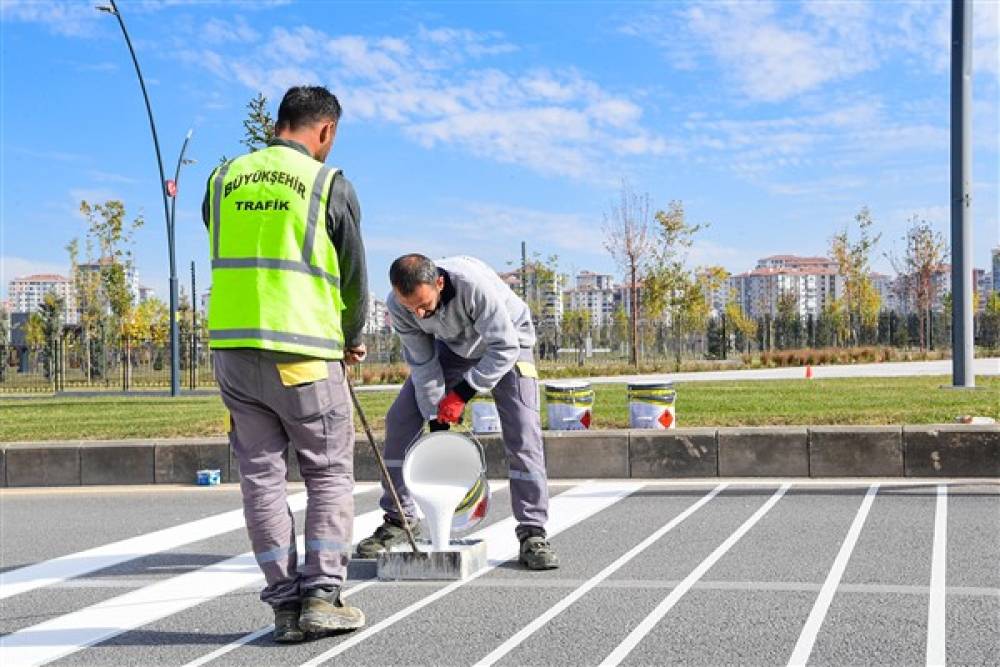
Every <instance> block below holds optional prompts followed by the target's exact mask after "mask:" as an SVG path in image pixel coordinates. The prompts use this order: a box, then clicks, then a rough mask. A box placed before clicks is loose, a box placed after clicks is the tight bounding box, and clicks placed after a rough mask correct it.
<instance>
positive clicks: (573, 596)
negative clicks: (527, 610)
mask: <svg viewBox="0 0 1000 667" xmlns="http://www.w3.org/2000/svg"><path fill="white" fill-rule="evenodd" d="M727 486H728V484H720V485H718V486H717V487H715V488H714V489H712V490H711V491H709V492H708V494H707V495H705V496H702V498H701V499H700V500H698V501H697V502H696V503H694V504H693V505H691V506H690V507H688V508H687V509H685V510H684V511H683V512H681V513H680V514H678V515H677V516H675V517H674V518H673V519H671V520H670V521H668V522H667V523H666V524H664V525H663V526H661V527H660V528H659V529H657V530H656V531H655V532H653V534H652V535H650V536H649V537H647V538H646V539H644V540H643V541H642V542H639V544H637V545H635V546H634V547H632V548H631V549H630V550H629V551H627V552H626V553H625V554H624V555H623V556H622V557H621V558H619V559H618V560H616V561H615V562H613V563H611V564H610V565H608V566H607V567H606V568H604V569H603V570H601V571H600V572H598V573H597V574H596V575H594V576H593V577H591V578H590V579H588V580H587V581H586V582H585V583H584V584H583V585H582V586H580V587H579V588H577V589H576V590H575V591H573V592H572V593H570V594H569V595H567V596H566V597H564V598H563V599H562V600H560V601H559V602H557V603H556V604H555V605H554V606H553V607H551V608H549V609H548V611H546V612H545V613H544V614H542V615H541V616H539V617H538V618H536V619H535V620H534V621H532V622H531V623H529V624H528V625H526V626H524V627H523V628H522V629H521V630H520V632H518V633H517V634H515V635H514V636H513V637H511V638H510V639H508V640H507V641H505V642H504V643H503V644H500V646H498V647H496V648H495V649H494V650H493V651H491V652H490V653H489V654H488V655H487V656H486V657H485V658H483V659H482V660H480V661H479V662H477V663H476V665H475V667H488V665H492V664H494V663H495V662H497V661H498V660H500V659H501V658H503V657H504V656H505V655H507V654H508V653H510V652H511V651H513V650H514V649H515V648H517V647H518V646H519V645H520V644H521V643H522V642H523V641H524V640H525V639H527V638H528V637H530V636H531V635H533V634H534V633H535V632H537V631H538V630H539V629H540V628H541V627H542V626H543V625H545V624H546V623H548V622H549V621H551V620H552V619H553V618H555V617H556V616H558V615H559V614H561V613H562V612H563V611H565V610H566V609H567V608H569V606H570V605H572V604H573V603H574V602H576V601H577V600H579V599H580V598H582V597H583V596H584V595H586V594H587V593H588V592H589V591H590V590H591V589H593V588H594V587H595V586H597V585H598V584H600V583H601V582H602V581H604V580H605V579H607V578H608V577H610V576H611V575H612V574H614V573H615V572H617V571H618V570H619V569H621V568H622V567H623V566H624V565H625V564H626V563H628V562H629V561H630V560H632V559H633V558H635V557H636V556H638V555H639V554H641V553H642V552H643V551H645V550H646V549H647V548H648V547H649V546H651V545H652V544H653V543H655V542H656V541H657V540H659V539H660V538H661V537H663V536H664V535H666V534H667V533H668V532H670V531H671V530H673V529H674V528H676V527H677V526H679V525H680V524H681V522H683V521H684V520H685V519H687V518H688V517H689V516H691V515H692V514H694V513H695V512H697V511H698V510H699V509H700V508H701V507H702V506H703V505H705V504H706V503H708V501H710V500H711V499H712V498H714V497H715V496H716V495H718V494H719V492H721V491H722V490H723V489H725V488H726V487H727Z"/></svg>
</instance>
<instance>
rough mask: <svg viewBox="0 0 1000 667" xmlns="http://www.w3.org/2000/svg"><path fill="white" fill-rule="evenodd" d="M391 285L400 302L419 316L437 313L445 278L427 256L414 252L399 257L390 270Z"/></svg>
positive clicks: (424, 316) (425, 316) (423, 316)
mask: <svg viewBox="0 0 1000 667" xmlns="http://www.w3.org/2000/svg"><path fill="white" fill-rule="evenodd" d="M389 282H390V283H392V291H393V292H394V293H395V295H396V300H397V301H398V302H399V303H400V304H402V306H403V307H404V308H406V309H407V310H409V311H410V312H411V313H413V314H414V315H416V316H417V317H420V318H427V317H430V316H431V315H433V314H434V313H435V312H437V309H438V305H440V303H441V290H443V289H444V278H443V277H442V276H441V275H440V274H439V273H438V270H437V267H436V266H435V265H434V262H432V261H431V260H430V259H428V258H427V257H424V256H423V255H418V254H417V253H412V254H409V255H403V256H402V257H399V258H397V259H396V261H394V262H393V263H392V266H390V267H389Z"/></svg>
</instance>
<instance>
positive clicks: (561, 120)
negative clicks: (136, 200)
mask: <svg viewBox="0 0 1000 667" xmlns="http://www.w3.org/2000/svg"><path fill="white" fill-rule="evenodd" d="M516 48H517V47H516V46H514V45H512V44H510V43H509V42H507V41H506V40H505V38H504V36H503V35H502V34H500V33H495V32H485V33H479V32H474V31H471V30H465V29H456V28H434V29H430V28H427V27H423V26H421V27H419V28H418V30H417V31H416V33H415V34H411V35H408V36H405V37H403V36H391V35H390V36H372V37H368V36H361V35H340V36H336V37H333V36H330V35H327V34H325V33H323V32H320V31H318V30H315V29H314V28H310V27H298V28H290V27H278V28H274V29H273V30H272V31H271V33H270V34H269V35H267V36H266V38H265V39H263V40H262V41H261V44H260V46H259V47H258V48H257V49H256V50H249V51H248V49H247V48H246V47H245V45H240V48H239V50H238V51H234V50H233V49H232V48H229V46H228V45H226V44H222V43H217V44H215V45H213V48H210V49H208V48H206V49H201V50H191V49H187V50H182V51H181V56H180V57H182V58H183V59H184V60H185V61H186V62H190V63H199V64H200V65H201V66H202V67H204V68H205V69H207V70H208V71H210V72H212V73H213V74H215V75H216V76H218V77H220V78H222V79H224V80H226V81H227V82H228V81H232V80H236V81H238V82H239V83H241V84H243V85H244V86H246V87H247V88H249V89H250V90H252V91H261V92H263V93H264V94H265V95H267V96H268V97H271V98H275V97H277V96H280V95H281V94H282V93H283V92H284V90H285V89H286V88H287V87H288V86H290V85H294V84H301V83H326V84H327V85H329V86H330V87H331V88H332V89H333V90H334V91H335V92H337V93H338V95H339V96H340V97H341V101H342V103H343V105H344V110H345V111H344V113H345V115H344V122H345V123H350V122H353V121H354V120H355V119H359V118H360V119H362V120H369V121H378V122H384V123H389V124H393V125H398V126H399V127H400V128H401V130H402V131H403V134H404V136H406V137H409V138H411V139H412V140H413V141H414V142H416V143H418V144H419V145H421V146H424V147H427V148H431V147H452V148H457V149H459V150H461V151H465V152H468V153H471V154H472V155H475V156H478V157H481V158H484V159H489V160H494V161H497V162H501V163H507V164H516V165H518V166H521V167H523V168H526V169H530V170H533V171H536V172H539V173H542V174H546V175H554V176H568V177H571V178H576V179H592V178H593V176H594V175H593V171H594V170H593V167H592V165H593V164H595V163H597V162H601V163H604V164H607V163H608V162H609V161H610V160H614V159H624V158H626V157H627V158H633V159H634V158H636V157H642V156H656V155H661V154H663V153H664V152H666V151H667V150H668V145H667V140H666V139H665V138H664V137H662V136H659V135H658V134H657V133H656V132H655V131H654V130H653V129H652V128H649V127H646V126H644V125H643V109H642V107H641V106H640V105H639V104H638V103H637V102H636V101H635V100H633V99H631V98H630V97H628V96H626V95H622V94H616V93H613V92H611V91H608V90H605V89H604V88H602V87H601V86H600V85H598V84H597V83H596V82H594V81H592V80H589V79H587V78H586V77H585V76H583V75H582V74H581V73H580V72H578V71H576V70H575V69H572V68H567V69H560V70H553V69H546V68H538V67H534V68H531V69H529V70H526V71H523V72H518V71H516V70H511V69H510V68H507V69H505V70H500V69H497V68H494V67H490V66H486V65H484V64H480V61H486V60H489V59H492V58H497V57H502V56H503V55H504V54H507V53H511V52H513V51H515V50H516ZM321 73H322V74H321Z"/></svg>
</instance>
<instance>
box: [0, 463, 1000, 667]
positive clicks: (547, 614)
mask: <svg viewBox="0 0 1000 667" xmlns="http://www.w3.org/2000/svg"><path fill="white" fill-rule="evenodd" d="M496 488H497V491H496V493H495V494H494V500H493V505H492V507H491V510H490V515H489V517H488V519H487V521H486V522H484V523H483V524H480V526H479V527H478V532H477V533H476V534H475V535H474V536H475V537H479V538H483V539H485V540H486V541H487V545H488V548H489V552H490V559H491V561H490V567H489V568H488V569H487V570H485V571H481V572H480V573H479V574H478V575H477V576H475V577H474V578H472V579H467V580H465V581H462V582H455V583H437V582H422V583H417V582H403V583H386V582H379V581H375V580H373V579H372V576H373V574H374V572H373V568H372V567H371V564H370V563H368V562H365V561H355V562H354V563H352V567H351V580H350V581H349V582H348V586H347V589H346V592H347V594H348V595H349V598H348V599H349V600H350V601H351V602H352V603H353V604H355V605H357V606H359V607H360V608H361V609H363V610H364V612H365V613H366V615H367V617H368V626H367V627H366V628H365V629H363V630H360V631H357V632H354V633H352V634H344V635H339V636H335V637H326V638H323V639H318V640H315V641H310V642H307V643H303V644H297V645H290V646H278V645H275V644H272V643H271V641H270V638H269V627H268V625H269V623H270V622H271V614H270V612H269V610H268V608H267V607H265V606H264V605H263V604H261V603H260V602H259V600H258V599H257V594H258V591H259V588H260V586H261V579H260V577H259V575H258V570H257V567H256V565H255V563H254V561H253V559H252V557H250V556H249V555H248V554H247V551H248V549H249V543H248V540H247V538H246V534H245V532H244V529H243V520H242V513H241V512H240V510H239V507H240V501H239V493H238V490H237V489H236V488H235V487H233V486H226V487H216V488H197V487H194V488H180V487H163V486H158V487H141V488H139V487H137V488H100V489H97V488H80V489H57V490H53V489H25V490H11V489H8V490H4V491H2V492H0V531H2V537H3V539H2V547H0V556H2V559H3V560H2V568H3V575H2V578H0V633H2V635H3V636H2V637H0V665H3V667H15V666H16V665H36V664H54V665H201V664H211V665H257V666H259V665H319V664H330V665H334V664H342V665H471V664H479V665H491V664H499V665H573V666H578V665H598V664H604V665H614V664H626V665H653V664H668V663H669V664H675V665H723V664H740V665H789V664H811V665H864V664H872V665H874V664H879V665H886V664H891V665H918V664H945V663H946V662H947V663H949V664H955V665H960V664H961V665H997V664H1000V566H998V563H1000V482H997V481H996V480H985V481H984V480H979V481H969V480H943V481H937V480H934V481H905V480H898V479H896V480H842V481H825V480H812V481H810V480H780V479H779V480H757V481H748V480H745V479H744V480H731V481H728V482H727V480H692V481H688V482H682V481H652V482H649V483H645V482H643V481H641V480H622V481H615V480H604V481H594V482H587V481H566V482H553V483H552V485H551V492H552V496H553V500H552V506H551V516H550V525H549V530H550V535H551V538H552V543H553V545H554V546H555V548H556V549H557V551H558V553H559V555H560V557H561V559H562V567H561V568H560V569H558V570H554V571H549V572H527V571H524V570H522V569H520V568H519V567H518V566H517V565H516V563H513V562H511V561H510V560H509V559H510V558H512V557H513V556H514V555H515V553H516V548H517V544H516V542H515V540H514V536H513V523H512V520H511V518H510V510H509V496H508V494H507V492H506V489H505V484H504V483H502V482H501V483H498V484H497V486H496ZM301 491H302V489H301V485H293V487H292V490H291V492H290V493H291V494H292V499H291V503H292V508H293V510H294V511H295V512H296V517H297V519H298V521H299V523H300V525H301V520H302V508H303V497H302V495H301ZM377 500H378V496H377V491H376V489H375V488H374V487H373V485H371V484H363V485H359V487H358V489H357V495H356V501H357V519H356V523H355V539H360V538H361V537H364V536H366V535H367V534H368V533H370V532H371V530H372V529H373V528H374V527H375V526H376V525H377V524H378V523H379V521H380V515H379V512H378V511H377Z"/></svg>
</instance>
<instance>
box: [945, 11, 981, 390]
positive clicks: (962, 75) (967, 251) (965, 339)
mask: <svg viewBox="0 0 1000 667" xmlns="http://www.w3.org/2000/svg"><path fill="white" fill-rule="evenodd" d="M971 137H972V0H952V2H951V294H952V300H951V318H952V319H951V368H952V385H953V386H955V387H966V388H970V389H971V388H972V387H975V386H976V375H975V371H974V369H973V365H972V361H973V354H974V351H975V347H974V345H973V328H972V314H973V309H972V292H973V289H974V287H973V285H972V142H971Z"/></svg>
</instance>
